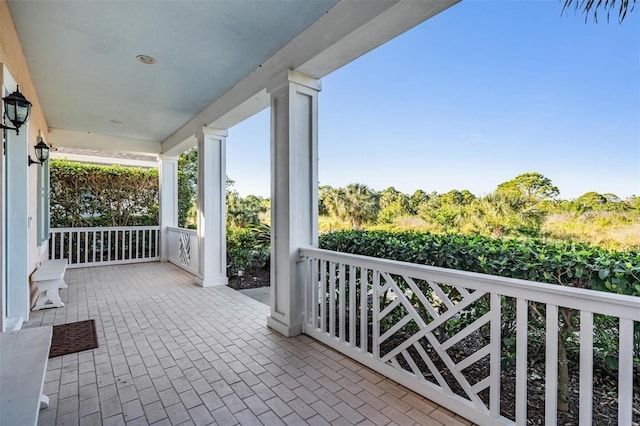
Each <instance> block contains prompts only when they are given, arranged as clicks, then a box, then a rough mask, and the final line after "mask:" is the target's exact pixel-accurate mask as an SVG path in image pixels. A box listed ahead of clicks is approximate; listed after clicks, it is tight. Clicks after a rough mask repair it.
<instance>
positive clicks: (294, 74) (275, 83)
mask: <svg viewBox="0 0 640 426" xmlns="http://www.w3.org/2000/svg"><path fill="white" fill-rule="evenodd" d="M291 83H293V84H297V85H299V86H303V87H306V88H309V89H311V90H315V91H316V92H319V91H321V90H322V81H320V80H319V79H317V78H313V77H310V76H308V75H306V74H303V73H301V72H298V71H293V70H285V71H283V72H281V73H280V74H278V75H277V76H275V77H274V78H273V79H272V80H271V81H270V82H269V85H268V86H267V93H274V92H277V91H278V90H280V89H282V88H283V87H284V86H286V85H288V84H291Z"/></svg>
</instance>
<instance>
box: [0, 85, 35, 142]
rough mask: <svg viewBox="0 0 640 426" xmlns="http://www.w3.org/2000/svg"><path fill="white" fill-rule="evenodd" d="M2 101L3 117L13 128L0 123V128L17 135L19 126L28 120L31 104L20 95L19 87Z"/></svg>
mask: <svg viewBox="0 0 640 426" xmlns="http://www.w3.org/2000/svg"><path fill="white" fill-rule="evenodd" d="M2 101H3V102H4V117H5V118H7V119H8V120H9V121H10V122H11V123H12V124H13V125H14V127H9V126H5V125H4V123H0V128H2V129H10V130H15V131H16V134H19V129H20V126H22V125H23V124H25V123H26V122H27V120H29V114H31V102H29V101H28V100H27V99H26V98H25V97H24V96H23V95H22V93H20V87H19V86H18V87H17V88H16V91H15V92H13V93H12V94H10V95H8V96H5V97H4V98H2Z"/></svg>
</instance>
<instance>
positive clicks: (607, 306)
mask: <svg viewBox="0 0 640 426" xmlns="http://www.w3.org/2000/svg"><path fill="white" fill-rule="evenodd" d="M299 252H300V256H302V257H317V258H321V259H323V260H327V261H332V262H344V263H348V264H349V265H354V266H358V267H371V266H377V267H380V268H384V269H385V271H387V272H389V273H392V274H403V273H407V272H411V273H413V274H415V275H412V276H415V277H418V275H420V276H422V275H425V274H426V275H428V277H429V279H436V280H437V281H447V282H448V281H450V280H453V283H455V284H456V285H463V286H465V287H468V288H473V289H476V290H482V291H487V292H490V291H493V292H496V291H498V290H499V293H500V294H501V295H503V296H508V297H519V298H525V299H528V300H535V301H536V302H541V303H554V304H558V305H561V306H564V307H567V308H573V309H583V310H589V311H590V312H593V313H598V314H604V315H614V316H618V317H622V318H627V319H631V320H634V321H640V298H639V297H633V296H626V295H622V294H614V293H607V292H604V291H597V290H590V289H582V288H574V287H566V286H562V285H556V284H548V283H541V282H537V281H527V280H522V279H517V278H508V277H500V276H497V275H488V274H481V273H478V272H469V271H460V270H457V269H448V268H441V267H438V266H430V265H419V264H416V263H409V262H401V261H397V260H388V259H380V258H376V257H369V256H362V255H358V254H351V253H339V252H334V251H330V250H323V249H319V248H315V247H302V248H300V249H299ZM559 298H560V299H559Z"/></svg>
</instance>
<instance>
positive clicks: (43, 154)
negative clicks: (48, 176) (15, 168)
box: [29, 137, 49, 165]
mask: <svg viewBox="0 0 640 426" xmlns="http://www.w3.org/2000/svg"><path fill="white" fill-rule="evenodd" d="M34 149H35V151H36V158H37V159H38V161H35V160H32V159H31V156H29V165H32V164H40V165H43V164H44V162H45V161H47V158H49V145H47V144H46V143H45V142H44V140H43V139H42V137H39V138H38V143H37V144H36V146H34Z"/></svg>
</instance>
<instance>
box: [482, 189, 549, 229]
mask: <svg viewBox="0 0 640 426" xmlns="http://www.w3.org/2000/svg"><path fill="white" fill-rule="evenodd" d="M527 204H528V203H527V200H525V199H524V198H522V197H514V196H513V195H510V194H505V193H498V192H496V193H494V194H491V195H487V196H486V197H484V198H480V199H478V200H476V201H475V202H474V203H473V204H472V205H471V206H470V220H471V222H472V224H473V226H474V227H475V228H476V230H477V231H478V232H480V233H481V234H484V235H490V236H491V237H493V238H502V237H503V236H505V235H507V234H513V233H523V232H524V233H526V234H531V233H532V232H534V233H537V232H538V231H539V230H540V226H541V225H542V221H543V218H544V216H543V214H542V213H541V212H540V211H538V210H537V209H535V208H534V207H533V206H531V205H527Z"/></svg>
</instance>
